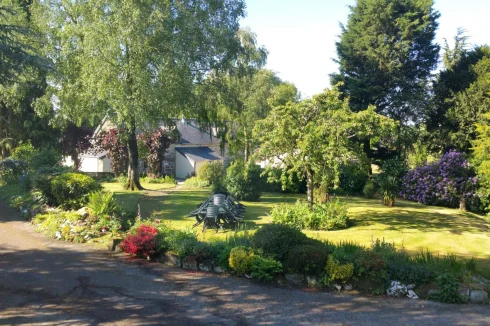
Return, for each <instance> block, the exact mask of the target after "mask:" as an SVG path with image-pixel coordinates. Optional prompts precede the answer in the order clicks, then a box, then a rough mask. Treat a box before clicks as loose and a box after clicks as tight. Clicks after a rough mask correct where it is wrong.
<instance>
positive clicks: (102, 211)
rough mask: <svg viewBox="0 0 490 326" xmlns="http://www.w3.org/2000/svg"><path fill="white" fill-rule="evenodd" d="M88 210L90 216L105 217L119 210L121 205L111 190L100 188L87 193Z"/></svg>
mask: <svg viewBox="0 0 490 326" xmlns="http://www.w3.org/2000/svg"><path fill="white" fill-rule="evenodd" d="M87 207H88V211H89V214H90V215H91V216H95V217H99V218H102V217H105V216H111V215H113V214H118V213H120V212H121V207H120V206H119V204H118V203H117V200H116V198H114V193H113V192H111V191H106V190H100V191H94V192H91V193H90V194H89V195H88V203H87Z"/></svg>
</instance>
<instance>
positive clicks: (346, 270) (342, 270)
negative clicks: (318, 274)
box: [324, 255, 354, 284]
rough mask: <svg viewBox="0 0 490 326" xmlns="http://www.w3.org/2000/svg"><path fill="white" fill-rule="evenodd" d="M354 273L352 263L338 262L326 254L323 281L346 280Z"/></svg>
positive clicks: (343, 281) (327, 282)
mask: <svg viewBox="0 0 490 326" xmlns="http://www.w3.org/2000/svg"><path fill="white" fill-rule="evenodd" d="M353 275H354V264H352V263H347V264H339V262H338V261H336V260H335V259H334V257H333V255H328V258H327V265H326V266H325V277H324V282H325V283H326V284H330V283H331V282H333V281H340V282H342V283H345V282H347V281H348V280H349V279H350V278H351V277H352V276H353Z"/></svg>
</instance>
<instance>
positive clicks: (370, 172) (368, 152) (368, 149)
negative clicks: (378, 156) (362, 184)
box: [362, 138, 373, 178]
mask: <svg viewBox="0 0 490 326" xmlns="http://www.w3.org/2000/svg"><path fill="white" fill-rule="evenodd" d="M362 147H363V148H362V150H363V151H364V153H366V157H367V158H368V162H369V167H368V176H369V178H371V177H372V175H373V167H372V166H371V164H372V162H371V159H372V157H371V156H372V153H371V139H369V138H364V140H363V142H362Z"/></svg>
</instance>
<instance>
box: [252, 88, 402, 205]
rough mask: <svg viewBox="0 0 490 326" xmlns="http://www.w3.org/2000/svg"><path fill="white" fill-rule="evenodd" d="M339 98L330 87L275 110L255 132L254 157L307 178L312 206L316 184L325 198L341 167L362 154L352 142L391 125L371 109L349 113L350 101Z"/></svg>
mask: <svg viewBox="0 0 490 326" xmlns="http://www.w3.org/2000/svg"><path fill="white" fill-rule="evenodd" d="M340 96H341V94H340V92H339V91H338V89H337V88H336V87H334V88H333V89H332V90H326V91H325V92H324V93H322V94H319V95H316V96H314V97H313V99H308V100H304V101H301V102H298V103H292V102H289V103H287V104H286V105H282V106H276V107H273V108H272V110H271V112H270V113H269V115H268V116H267V118H266V119H263V120H260V121H257V122H256V126H255V129H254V130H255V131H254V132H255V134H256V135H257V137H258V139H259V140H260V141H261V142H262V145H261V146H260V148H259V150H258V152H257V153H256V156H257V157H258V158H260V159H262V160H266V161H268V162H276V161H277V160H279V161H280V162H281V163H282V164H284V167H285V169H286V170H287V173H289V174H293V173H297V174H298V175H299V176H301V177H305V178H306V182H307V198H308V203H309V204H310V207H312V206H313V203H314V198H313V187H314V185H315V184H317V185H319V186H320V187H321V188H322V190H323V191H324V192H325V193H327V192H328V191H327V190H328V187H329V185H330V184H332V183H334V184H335V183H336V181H337V180H338V178H339V174H340V165H341V163H342V162H343V161H346V160H347V158H356V157H358V156H359V155H360V154H361V153H360V152H359V147H358V146H355V145H354V142H353V138H354V137H363V136H370V137H374V136H384V135H387V134H388V133H389V132H390V130H391V129H392V128H393V127H394V125H395V124H394V122H393V121H392V120H390V119H388V118H386V117H383V116H380V115H378V114H376V113H375V112H374V108H373V107H370V108H369V109H367V110H365V111H362V112H359V113H354V112H352V111H351V110H350V109H349V103H348V101H347V100H341V99H340ZM271 165H272V164H269V165H268V166H267V168H268V169H270V168H271V167H272V166H271Z"/></svg>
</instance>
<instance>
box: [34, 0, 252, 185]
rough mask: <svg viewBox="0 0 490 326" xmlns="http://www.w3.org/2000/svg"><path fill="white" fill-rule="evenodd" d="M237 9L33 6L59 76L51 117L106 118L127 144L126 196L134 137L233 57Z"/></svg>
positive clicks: (222, 4) (120, 0)
mask: <svg viewBox="0 0 490 326" xmlns="http://www.w3.org/2000/svg"><path fill="white" fill-rule="evenodd" d="M244 9H245V5H244V3H243V1H242V0H180V1H158V0H142V1H131V0H87V1H69V0H46V1H43V2H40V3H39V12H40V13H41V15H40V16H39V17H40V19H41V20H42V21H44V22H45V23H44V25H45V26H49V28H50V30H49V31H48V32H49V36H48V39H49V40H50V41H51V42H52V43H53V47H52V48H51V50H52V51H51V53H50V55H51V56H52V57H54V59H55V60H56V62H57V64H58V66H59V69H60V70H61V72H62V74H60V75H58V76H53V78H54V80H53V81H52V82H51V84H52V85H53V86H54V87H53V88H52V91H53V94H55V95H56V96H57V98H58V100H59V110H58V113H59V115H65V116H68V117H69V118H71V119H73V120H77V119H82V118H84V119H87V116H90V115H92V114H93V112H94V111H97V110H104V109H108V110H109V113H110V117H111V119H112V120H113V122H114V123H115V124H116V125H117V126H118V127H119V128H121V129H120V130H122V131H123V133H124V137H123V139H124V140H125V141H126V143H127V148H128V153H129V167H128V184H127V187H128V188H130V189H134V188H138V189H141V188H142V187H141V185H140V182H139V176H138V159H139V158H138V150H137V139H136V135H137V130H138V129H141V130H144V129H148V128H149V127H152V126H149V125H152V124H153V125H156V124H157V123H158V122H159V121H161V120H164V119H168V118H169V117H172V116H175V115H176V114H177V113H178V112H180V111H181V110H182V109H183V108H186V107H192V105H193V104H194V101H195V97H194V92H193V90H194V87H195V85H196V84H198V83H200V82H201V81H202V80H203V79H204V78H205V76H206V75H207V74H209V73H210V72H211V71H214V70H218V69H222V68H224V67H226V66H228V65H229V63H230V61H232V60H233V59H234V58H235V57H236V56H235V54H236V52H237V51H238V49H239V40H238V38H237V31H238V27H239V24H238V20H239V18H240V17H243V16H244ZM46 22H47V23H46ZM51 98H52V97H51V96H48V97H46V99H47V100H46V101H45V102H44V103H45V104H49V102H51ZM153 127H154V126H153Z"/></svg>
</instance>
